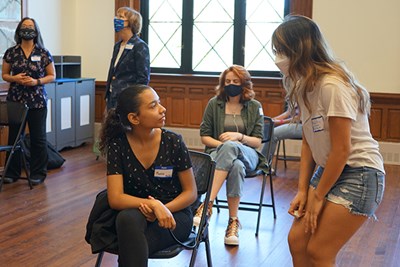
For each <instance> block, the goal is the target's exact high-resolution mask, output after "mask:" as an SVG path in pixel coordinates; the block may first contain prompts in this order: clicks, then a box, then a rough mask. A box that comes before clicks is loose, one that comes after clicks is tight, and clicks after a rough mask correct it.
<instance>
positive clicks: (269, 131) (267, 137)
mask: <svg viewBox="0 0 400 267" xmlns="http://www.w3.org/2000/svg"><path fill="white" fill-rule="evenodd" d="M273 135H274V121H273V120H272V119H271V118H270V117H268V116H264V132H263V140H262V142H263V143H266V144H265V145H266V146H267V147H266V148H263V151H264V153H265V154H264V157H265V162H266V163H267V164H268V165H269V166H271V164H272V158H273V153H274V152H273V151H271V143H272V142H271V140H272V137H273Z"/></svg>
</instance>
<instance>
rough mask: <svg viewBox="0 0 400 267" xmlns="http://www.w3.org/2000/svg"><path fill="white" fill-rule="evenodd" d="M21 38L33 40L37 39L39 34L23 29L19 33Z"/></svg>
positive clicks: (29, 29)
mask: <svg viewBox="0 0 400 267" xmlns="http://www.w3.org/2000/svg"><path fill="white" fill-rule="evenodd" d="M18 35H19V37H21V38H22V39H24V40H32V39H35V37H36V36H37V33H36V31H35V30H34V29H31V28H23V29H20V30H19V33H18Z"/></svg>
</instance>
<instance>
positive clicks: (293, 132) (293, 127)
mask: <svg viewBox="0 0 400 267" xmlns="http://www.w3.org/2000/svg"><path fill="white" fill-rule="evenodd" d="M302 130H303V126H302V125H301V124H296V123H288V124H284V125H280V126H278V127H275V128H274V134H273V135H272V139H271V155H274V154H275V150H276V145H277V144H278V142H279V141H280V140H284V139H291V138H294V139H300V138H301V137H302V135H303V131H302ZM267 147H268V142H266V143H265V144H264V145H263V147H262V149H261V154H263V155H264V156H267V155H266V153H267V151H266V150H267Z"/></svg>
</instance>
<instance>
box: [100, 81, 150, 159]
mask: <svg viewBox="0 0 400 267" xmlns="http://www.w3.org/2000/svg"><path fill="white" fill-rule="evenodd" d="M150 89H152V88H151V87H150V86H147V85H141V84H137V85H133V86H129V87H127V88H125V89H124V90H122V92H121V93H120V94H119V96H118V99H117V106H116V107H115V108H112V109H110V110H109V111H108V114H107V116H106V118H105V120H104V122H103V125H102V127H101V130H100V138H99V139H100V141H99V150H100V152H101V154H102V155H105V154H107V147H108V145H109V144H110V142H111V140H112V139H114V138H116V137H118V136H121V135H122V134H124V133H126V132H127V131H130V130H132V126H131V123H130V122H129V120H128V114H129V113H136V114H137V115H139V107H140V105H141V102H140V98H139V95H140V94H142V93H143V92H144V91H146V90H150Z"/></svg>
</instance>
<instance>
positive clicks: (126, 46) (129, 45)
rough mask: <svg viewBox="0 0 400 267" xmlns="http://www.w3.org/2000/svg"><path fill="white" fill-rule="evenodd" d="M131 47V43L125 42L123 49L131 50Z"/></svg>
mask: <svg viewBox="0 0 400 267" xmlns="http://www.w3.org/2000/svg"><path fill="white" fill-rule="evenodd" d="M132 48H133V44H126V45H125V49H126V50H132Z"/></svg>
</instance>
